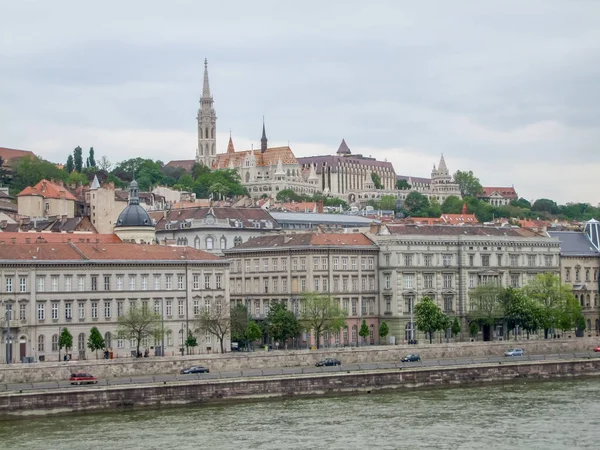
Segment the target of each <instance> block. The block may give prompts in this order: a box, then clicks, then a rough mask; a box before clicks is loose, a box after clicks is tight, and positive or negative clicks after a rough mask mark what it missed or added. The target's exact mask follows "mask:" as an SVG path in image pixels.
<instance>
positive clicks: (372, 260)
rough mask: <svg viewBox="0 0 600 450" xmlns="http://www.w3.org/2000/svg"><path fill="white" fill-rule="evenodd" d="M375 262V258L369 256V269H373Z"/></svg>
mask: <svg viewBox="0 0 600 450" xmlns="http://www.w3.org/2000/svg"><path fill="white" fill-rule="evenodd" d="M374 263H375V259H374V258H369V270H373V265H374Z"/></svg>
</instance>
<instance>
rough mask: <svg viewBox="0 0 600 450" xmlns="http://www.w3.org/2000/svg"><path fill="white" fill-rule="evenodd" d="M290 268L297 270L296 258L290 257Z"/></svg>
mask: <svg viewBox="0 0 600 450" xmlns="http://www.w3.org/2000/svg"><path fill="white" fill-rule="evenodd" d="M292 270H293V271H296V270H298V258H292Z"/></svg>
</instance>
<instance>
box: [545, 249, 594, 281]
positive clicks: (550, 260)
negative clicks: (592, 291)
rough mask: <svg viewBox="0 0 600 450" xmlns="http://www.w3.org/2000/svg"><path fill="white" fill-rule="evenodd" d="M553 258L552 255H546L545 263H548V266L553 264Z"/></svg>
mask: <svg viewBox="0 0 600 450" xmlns="http://www.w3.org/2000/svg"><path fill="white" fill-rule="evenodd" d="M552 259H553V258H552V255H544V264H545V265H546V267H550V266H552ZM588 281H589V280H588Z"/></svg>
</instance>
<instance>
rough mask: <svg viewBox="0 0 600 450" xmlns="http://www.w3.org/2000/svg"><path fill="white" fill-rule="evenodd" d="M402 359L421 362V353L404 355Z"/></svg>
mask: <svg viewBox="0 0 600 450" xmlns="http://www.w3.org/2000/svg"><path fill="white" fill-rule="evenodd" d="M400 361H402V362H420V361H421V357H420V356H419V355H417V354H416V353H411V354H408V355H406V356H403V357H402V358H401V359H400Z"/></svg>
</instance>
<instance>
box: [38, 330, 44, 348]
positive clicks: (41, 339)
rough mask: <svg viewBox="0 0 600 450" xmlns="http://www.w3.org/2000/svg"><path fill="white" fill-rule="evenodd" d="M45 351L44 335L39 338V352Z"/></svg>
mask: <svg viewBox="0 0 600 450" xmlns="http://www.w3.org/2000/svg"><path fill="white" fill-rule="evenodd" d="M43 351H44V335H43V334H40V335H39V336H38V352H43Z"/></svg>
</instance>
